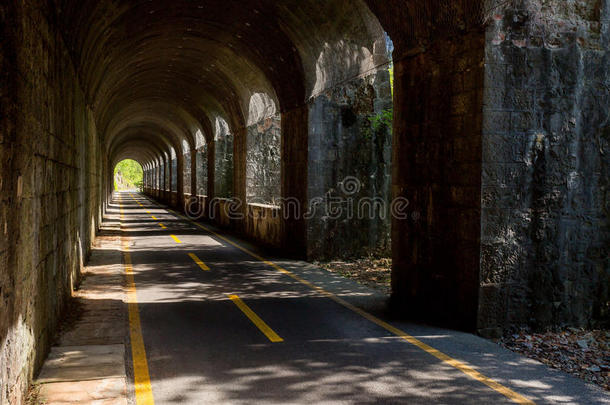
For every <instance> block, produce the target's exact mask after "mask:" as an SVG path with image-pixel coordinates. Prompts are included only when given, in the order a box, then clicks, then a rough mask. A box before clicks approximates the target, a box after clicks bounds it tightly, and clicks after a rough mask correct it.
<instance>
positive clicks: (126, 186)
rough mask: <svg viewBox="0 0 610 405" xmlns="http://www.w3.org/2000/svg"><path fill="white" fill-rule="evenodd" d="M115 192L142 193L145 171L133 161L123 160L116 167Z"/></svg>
mask: <svg viewBox="0 0 610 405" xmlns="http://www.w3.org/2000/svg"><path fill="white" fill-rule="evenodd" d="M113 172H114V190H115V191H138V192H140V191H142V187H143V184H144V169H143V168H142V165H141V164H140V163H138V162H137V161H135V160H133V159H123V160H121V161H120V162H118V163H117V164H116V165H115V166H114V170H113Z"/></svg>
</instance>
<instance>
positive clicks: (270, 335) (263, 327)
mask: <svg viewBox="0 0 610 405" xmlns="http://www.w3.org/2000/svg"><path fill="white" fill-rule="evenodd" d="M229 298H230V299H231V301H233V303H234V304H235V305H237V308H239V309H240V310H241V312H243V313H244V314H245V315H246V316H247V317H248V319H250V320H251V321H252V323H253V324H254V325H256V327H257V328H258V329H260V331H261V332H263V333H264V334H265V336H267V339H269V340H270V341H272V342H274V343H277V342H283V341H284V339H282V338H281V337H279V336H278V335H277V333H275V332H274V331H273V329H271V328H270V327H269V325H267V324H266V323H265V321H263V320H262V319H261V318H259V316H258V315H256V314H255V313H254V311H252V310H251V309H250V307H249V306H247V305H246V304H245V303H244V302H243V301H242V300H241V299H240V298H239V297H238V296H237V295H229Z"/></svg>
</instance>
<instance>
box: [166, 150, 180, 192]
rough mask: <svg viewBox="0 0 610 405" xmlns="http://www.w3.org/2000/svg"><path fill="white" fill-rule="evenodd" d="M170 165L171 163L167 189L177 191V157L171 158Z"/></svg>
mask: <svg viewBox="0 0 610 405" xmlns="http://www.w3.org/2000/svg"><path fill="white" fill-rule="evenodd" d="M171 165H172V166H171V170H170V174H171V184H170V185H169V187H168V189H169V190H170V191H177V190H178V159H177V158H173V159H172V162H171Z"/></svg>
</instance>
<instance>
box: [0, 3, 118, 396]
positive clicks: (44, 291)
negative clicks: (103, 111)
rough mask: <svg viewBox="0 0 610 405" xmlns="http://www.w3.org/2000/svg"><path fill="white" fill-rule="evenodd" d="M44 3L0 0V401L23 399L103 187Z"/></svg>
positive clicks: (70, 72) (89, 124) (75, 88)
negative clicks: (0, 112) (0, 1)
mask: <svg viewBox="0 0 610 405" xmlns="http://www.w3.org/2000/svg"><path fill="white" fill-rule="evenodd" d="M47 5H48V3H46V2H37V1H31V2H3V3H1V4H0V31H1V32H0V47H1V48H0V49H1V51H0V72H1V74H0V97H1V98H0V103H1V105H0V110H1V111H2V114H1V115H0V176H1V178H0V221H1V223H0V308H1V309H0V364H1V365H2V367H1V368H0V404H8V403H11V404H17V403H21V401H22V400H23V394H24V392H25V390H26V388H27V384H28V383H29V382H30V381H31V378H32V375H33V373H34V372H35V371H36V369H37V368H38V367H39V366H40V365H41V364H42V361H43V360H44V358H45V355H46V352H47V350H48V348H49V345H50V343H51V341H52V337H53V335H54V332H55V328H56V326H57V324H58V321H59V319H60V316H61V314H62V310H63V309H64V306H65V303H66V300H67V298H68V297H69V296H70V293H71V289H72V288H73V286H74V285H75V283H76V282H77V281H78V278H79V276H80V270H81V267H82V265H83V262H84V261H85V260H86V256H87V255H88V253H89V248H90V244H91V243H92V241H93V238H94V235H95V229H96V228H97V226H98V224H99V218H100V215H101V214H100V200H101V198H102V197H103V195H102V194H103V193H104V192H103V191H102V183H101V181H100V178H101V177H102V173H101V170H102V166H101V162H102V159H101V157H100V155H99V153H100V151H101V150H103V145H102V144H101V143H100V141H99V139H98V136H97V133H96V129H95V124H94V120H93V115H92V112H91V111H90V109H89V108H88V107H87V102H86V100H85V98H84V94H83V92H82V90H81V88H80V86H79V81H78V79H77V77H76V73H75V71H74V69H73V64H72V62H71V60H70V58H69V57H68V54H67V49H66V47H65V45H64V43H63V42H62V38H61V36H59V35H58V34H57V29H56V27H55V26H54V25H53V21H54V19H53V18H50V19H48V18H47V17H48V16H51V15H53V13H54V10H51V9H48V8H47ZM109 178H110V177H109Z"/></svg>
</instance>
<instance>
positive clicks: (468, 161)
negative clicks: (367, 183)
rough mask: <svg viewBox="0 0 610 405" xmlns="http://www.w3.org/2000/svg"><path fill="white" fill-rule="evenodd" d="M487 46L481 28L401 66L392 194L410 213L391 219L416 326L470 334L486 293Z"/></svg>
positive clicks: (397, 292)
mask: <svg viewBox="0 0 610 405" xmlns="http://www.w3.org/2000/svg"><path fill="white" fill-rule="evenodd" d="M484 41H485V33H484V31H483V30H482V29H481V30H479V31H471V32H468V33H465V34H463V35H461V36H457V37H454V38H452V39H451V40H447V41H437V42H436V43H435V44H434V46H431V47H429V48H427V49H426V50H425V52H422V53H421V54H419V55H413V56H410V57H408V58H406V57H405V58H396V61H395V65H394V114H395V115H394V130H393V151H392V152H393V155H392V160H393V162H392V163H393V165H392V194H393V198H394V199H395V201H397V200H396V199H404V201H405V202H406V201H408V206H407V209H404V210H401V212H396V208H397V207H399V205H398V204H396V203H395V205H394V208H395V210H392V211H391V212H392V213H393V215H392V259H393V268H392V303H393V304H394V306H395V307H396V308H399V310H400V312H402V313H406V314H408V315H409V316H410V317H412V318H420V319H425V320H426V321H429V322H436V323H441V324H445V325H447V326H450V327H455V328H459V329H464V330H470V331H473V330H475V328H476V314H477V306H478V287H479V252H480V229H481V226H480V209H481V205H480V204H481V194H480V190H481V135H482V131H481V123H482V111H483V103H482V90H483V78H484V72H483V66H484V63H483V62H484V49H485V47H484V43H485V42H484ZM405 52H406V51H405ZM396 55H400V49H397V50H396V51H395V57H396ZM466 75H468V78H472V82H473V83H471V84H469V88H467V89H466V88H465V85H462V83H464V82H465V79H463V78H464V77H466ZM456 81H457V83H456ZM472 112H475V113H474V114H473V113H472ZM424 156H425V158H424Z"/></svg>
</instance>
